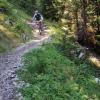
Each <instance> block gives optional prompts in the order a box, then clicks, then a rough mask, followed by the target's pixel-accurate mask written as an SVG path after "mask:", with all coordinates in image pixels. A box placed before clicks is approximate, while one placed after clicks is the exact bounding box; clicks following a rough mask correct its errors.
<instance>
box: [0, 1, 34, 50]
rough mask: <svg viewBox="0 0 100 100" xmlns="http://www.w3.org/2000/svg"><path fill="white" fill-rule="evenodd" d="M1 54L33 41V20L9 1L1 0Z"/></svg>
mask: <svg viewBox="0 0 100 100" xmlns="http://www.w3.org/2000/svg"><path fill="white" fill-rule="evenodd" d="M0 9H1V13H0V38H1V39H0V47H1V48H0V52H2V51H5V50H9V49H11V48H13V47H16V46H18V45H19V44H20V43H23V42H27V41H29V40H30V39H32V37H33V36H32V34H33V33H32V29H31V28H30V27H29V25H27V21H28V20H29V19H31V17H30V16H29V15H27V14H26V13H25V12H24V11H22V10H21V9H20V8H19V7H17V6H16V5H14V4H12V3H9V2H8V1H7V0H0Z"/></svg>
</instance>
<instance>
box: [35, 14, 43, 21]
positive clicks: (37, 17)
mask: <svg viewBox="0 0 100 100" xmlns="http://www.w3.org/2000/svg"><path fill="white" fill-rule="evenodd" d="M33 20H35V21H40V20H41V21H43V16H42V15H41V14H40V13H37V14H34V16H33Z"/></svg>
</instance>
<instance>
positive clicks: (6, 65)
mask: <svg viewBox="0 0 100 100" xmlns="http://www.w3.org/2000/svg"><path fill="white" fill-rule="evenodd" d="M38 38H39V39H36V40H32V41H30V42H28V43H26V44H24V45H21V46H19V47H17V48H16V49H14V50H12V51H11V52H8V53H4V54H0V100H16V99H15V95H16V85H17V84H15V82H16V80H18V78H17V75H16V71H17V69H19V68H20V66H21V58H22V56H23V55H24V54H25V53H26V52H28V51H30V50H32V49H35V48H38V47H40V46H41V45H42V44H43V43H44V42H47V41H48V40H50V36H49V35H45V36H40V37H38ZM17 96H18V95H17ZM18 100H21V97H20V98H19V99H18Z"/></svg>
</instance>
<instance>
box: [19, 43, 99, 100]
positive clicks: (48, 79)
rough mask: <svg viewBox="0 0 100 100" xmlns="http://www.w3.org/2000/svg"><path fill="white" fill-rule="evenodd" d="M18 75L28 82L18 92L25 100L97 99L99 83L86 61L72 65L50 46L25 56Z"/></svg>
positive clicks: (71, 62) (72, 63)
mask: <svg viewBox="0 0 100 100" xmlns="http://www.w3.org/2000/svg"><path fill="white" fill-rule="evenodd" d="M71 47H73V46H71ZM78 61H80V60H78ZM19 74H20V77H21V79H22V80H24V81H25V82H26V83H29V85H28V86H25V87H23V88H22V89H21V93H22V94H23V96H24V99H25V100H32V99H34V100H86V99H93V100H99V99H100V95H99V90H100V88H99V84H96V83H95V81H94V79H93V76H92V71H91V67H90V65H89V64H88V62H87V61H85V60H84V61H80V63H77V64H75V62H74V61H71V60H70V59H69V58H67V57H64V56H63V55H62V54H61V53H60V52H59V51H58V50H57V48H55V46H54V45H53V44H47V45H44V46H43V47H42V48H40V49H36V50H32V51H31V52H30V53H27V54H26V55H25V59H24V69H22V70H21V71H19Z"/></svg>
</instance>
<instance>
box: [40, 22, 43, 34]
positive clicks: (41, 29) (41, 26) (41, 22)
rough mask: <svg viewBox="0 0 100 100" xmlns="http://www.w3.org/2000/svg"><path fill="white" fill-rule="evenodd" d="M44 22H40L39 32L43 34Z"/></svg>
mask: <svg viewBox="0 0 100 100" xmlns="http://www.w3.org/2000/svg"><path fill="white" fill-rule="evenodd" d="M42 31H43V29H42V22H39V34H40V35H42Z"/></svg>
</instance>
